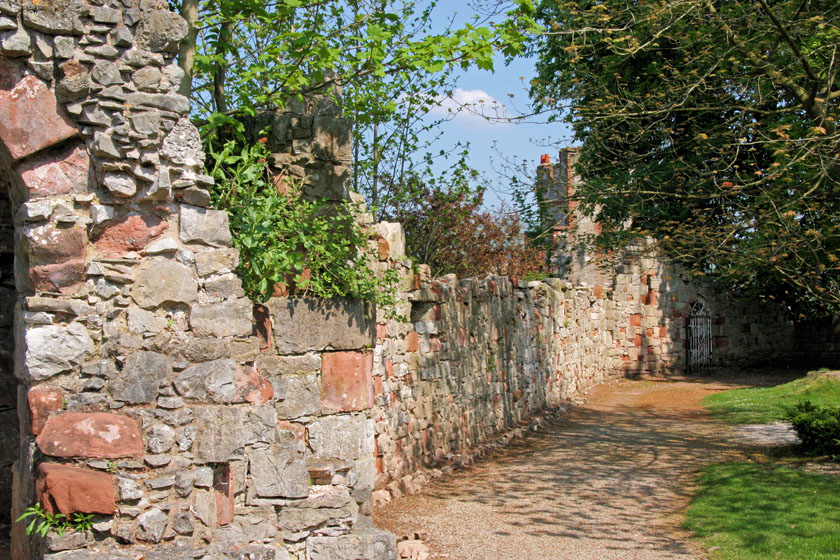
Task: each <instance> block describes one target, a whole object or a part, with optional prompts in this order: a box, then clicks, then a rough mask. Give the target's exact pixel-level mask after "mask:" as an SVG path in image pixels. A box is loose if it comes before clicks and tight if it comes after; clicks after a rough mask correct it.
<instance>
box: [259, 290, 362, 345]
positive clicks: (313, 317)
mask: <svg viewBox="0 0 840 560" xmlns="http://www.w3.org/2000/svg"><path fill="white" fill-rule="evenodd" d="M268 307H269V309H270V310H271V315H272V317H273V318H274V323H275V325H276V326H275V329H274V339H275V342H276V343H277V351H278V352H279V353H281V354H303V353H305V352H310V351H318V350H327V349H331V350H354V349H360V348H364V347H372V346H373V345H374V342H375V336H376V330H375V329H376V325H375V320H374V318H372V317H371V316H370V313H369V312H368V308H367V306H366V305H365V304H364V303H363V302H361V301H355V300H344V299H333V300H323V299H318V298H308V297H289V298H273V299H271V300H269V302H268ZM301 333H306V336H301Z"/></svg>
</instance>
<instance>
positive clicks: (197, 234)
mask: <svg viewBox="0 0 840 560" xmlns="http://www.w3.org/2000/svg"><path fill="white" fill-rule="evenodd" d="M180 217H181V241H183V242H184V243H189V242H190V241H198V242H200V243H204V244H205V245H210V246H213V247H227V246H230V244H231V240H232V238H231V235H230V226H229V223H228V215H227V212H225V211H224V210H207V209H206V208H200V207H198V206H189V205H186V204H182V205H181V212H180Z"/></svg>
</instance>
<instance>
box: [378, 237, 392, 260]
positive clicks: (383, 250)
mask: <svg viewBox="0 0 840 560" xmlns="http://www.w3.org/2000/svg"><path fill="white" fill-rule="evenodd" d="M376 253H377V256H378V257H379V260H380V261H387V260H388V255H389V254H390V253H391V246H390V245H389V244H388V240H387V239H385V238H384V237H377V238H376Z"/></svg>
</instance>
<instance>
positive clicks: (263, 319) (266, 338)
mask: <svg viewBox="0 0 840 560" xmlns="http://www.w3.org/2000/svg"><path fill="white" fill-rule="evenodd" d="M254 323H255V324H256V331H257V336H258V337H259V339H260V352H266V351H268V350H269V349H270V348H271V332H272V327H271V313H269V311H268V307H266V306H265V305H255V306H254Z"/></svg>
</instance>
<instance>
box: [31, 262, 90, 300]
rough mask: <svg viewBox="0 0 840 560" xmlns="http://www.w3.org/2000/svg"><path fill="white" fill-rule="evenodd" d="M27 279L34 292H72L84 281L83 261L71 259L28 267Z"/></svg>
mask: <svg viewBox="0 0 840 560" xmlns="http://www.w3.org/2000/svg"><path fill="white" fill-rule="evenodd" d="M29 281H30V282H31V284H32V289H33V290H34V291H36V292H58V293H61V294H68V295H69V294H74V293H76V291H77V290H78V289H79V288H80V287H81V286H82V284H84V282H85V261H84V259H73V260H70V261H67V262H63V263H59V264H46V265H42V266H33V267H30V269H29Z"/></svg>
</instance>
